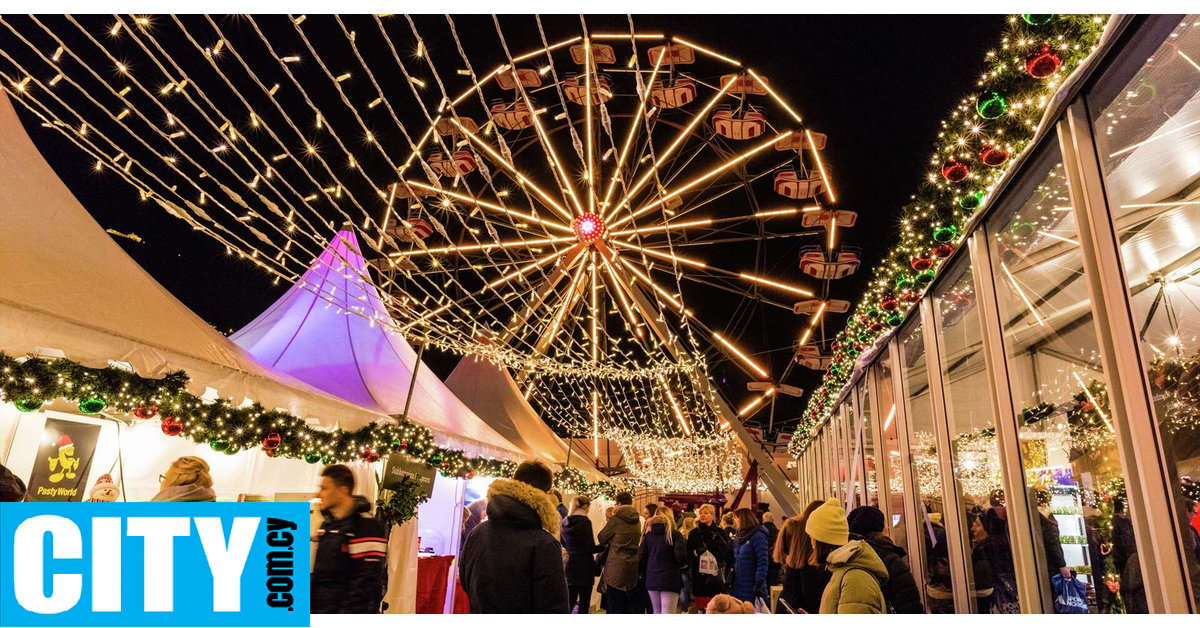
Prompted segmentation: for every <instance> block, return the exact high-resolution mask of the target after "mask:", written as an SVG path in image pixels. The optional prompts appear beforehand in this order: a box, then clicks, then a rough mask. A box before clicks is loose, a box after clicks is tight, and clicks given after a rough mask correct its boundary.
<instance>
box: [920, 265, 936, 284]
mask: <svg viewBox="0 0 1200 628" xmlns="http://www.w3.org/2000/svg"><path fill="white" fill-rule="evenodd" d="M933 277H934V274H933V269H932V268H931V269H929V270H927V271H925V272H923V273H920V274H919V275H917V285H921V286H927V285H929V282H931V281H933Z"/></svg>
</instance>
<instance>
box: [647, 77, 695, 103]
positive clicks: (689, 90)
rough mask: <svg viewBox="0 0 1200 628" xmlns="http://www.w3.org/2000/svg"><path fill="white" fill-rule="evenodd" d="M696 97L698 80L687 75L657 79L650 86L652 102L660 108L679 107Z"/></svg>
mask: <svg viewBox="0 0 1200 628" xmlns="http://www.w3.org/2000/svg"><path fill="white" fill-rule="evenodd" d="M695 99H696V82H695V81H693V80H692V79H690V78H687V77H680V78H676V79H664V80H660V81H656V82H655V83H654V85H653V86H652V87H651V88H650V104H652V105H654V106H655V107H658V108H659V109H678V108H679V107H683V106H684V105H686V104H688V103H690V102H692V101H693V100H695Z"/></svg>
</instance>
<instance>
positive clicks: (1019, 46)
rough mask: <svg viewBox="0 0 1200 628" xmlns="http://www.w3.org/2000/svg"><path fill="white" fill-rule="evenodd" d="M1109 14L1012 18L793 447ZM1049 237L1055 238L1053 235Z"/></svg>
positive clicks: (898, 312) (954, 239) (929, 271)
mask: <svg viewBox="0 0 1200 628" xmlns="http://www.w3.org/2000/svg"><path fill="white" fill-rule="evenodd" d="M1107 21H1108V18H1107V16H1104V15H1036V14H1024V15H1012V16H1010V17H1009V23H1008V28H1007V29H1006V32H1005V33H1004V35H1003V37H1002V38H1001V39H1000V41H999V44H998V45H997V47H996V48H995V49H993V50H991V51H989V52H988V53H987V55H986V59H985V61H986V69H985V71H984V72H983V73H982V74H981V75H980V77H979V79H978V81H977V83H976V85H975V87H974V91H973V93H972V94H971V95H969V96H967V97H965V98H963V99H962V100H960V101H959V103H958V104H957V105H956V106H955V108H954V109H953V110H952V111H951V113H950V116H949V117H948V118H947V119H946V120H944V121H943V122H942V124H941V128H940V130H939V131H938V135H937V138H936V140H935V150H934V153H933V155H932V156H931V157H930V160H929V172H928V173H927V174H926V177H925V181H924V182H923V185H922V186H921V188H920V190H919V191H918V193H917V194H914V195H913V201H912V202H911V203H910V204H908V205H906V206H905V207H904V208H903V212H902V218H901V220H900V238H899V240H900V241H899V243H898V244H897V245H896V246H895V247H893V248H892V249H890V250H889V251H888V252H887V254H886V255H885V257H884V259H883V261H882V262H881V263H880V264H879V265H878V266H876V267H875V269H874V277H873V279H872V281H871V283H870V284H869V286H868V288H867V291H866V293H865V294H864V295H863V297H862V298H861V299H860V300H859V302H858V303H857V305H856V306H855V307H854V310H853V315H852V316H851V318H850V319H849V322H848V323H847V325H846V328H845V329H844V330H842V331H841V332H839V333H838V334H837V335H836V336H835V338H834V342H833V344H832V345H831V346H832V349H833V353H832V356H831V359H830V366H829V368H828V370H827V372H826V375H825V378H824V380H823V382H822V385H821V387H820V388H818V389H817V390H816V391H815V392H814V394H813V395H812V396H811V397H810V399H809V404H808V407H807V408H806V409H805V413H804V415H803V416H802V419H801V423H800V425H799V426H798V427H797V430H796V433H795V435H794V437H793V439H792V441H791V444H790V450H791V451H792V453H794V454H797V455H798V454H800V453H802V452H803V451H804V450H805V449H807V447H808V446H809V444H810V443H811V441H812V438H813V436H815V434H816V432H817V430H818V429H819V428H820V426H821V425H823V424H824V423H825V422H826V421H827V420H828V418H829V416H830V413H831V412H832V410H833V407H834V402H835V401H836V400H837V398H838V396H839V394H840V392H841V390H842V388H843V387H844V386H845V384H846V382H847V381H849V378H850V377H851V375H852V372H853V369H854V362H855V360H856V359H857V357H858V356H859V355H860V354H862V353H863V352H865V351H868V350H870V348H871V347H872V346H873V345H875V344H876V343H877V342H878V341H879V340H880V339H883V338H887V337H889V336H890V335H891V331H892V330H893V329H895V328H896V327H899V326H900V325H901V324H902V323H903V322H904V321H905V320H906V318H907V316H908V314H909V313H910V312H911V311H912V309H913V306H914V305H915V304H916V303H917V302H919V301H920V299H921V296H922V294H923V293H924V291H925V290H926V289H927V288H928V287H929V286H930V285H931V284H932V283H933V280H934V278H935V277H936V276H937V273H938V272H939V271H940V270H941V269H942V268H943V267H944V266H945V261H946V260H947V259H949V258H950V257H951V256H952V255H953V253H954V252H955V250H956V249H957V248H958V247H959V246H961V244H962V241H963V238H964V237H965V236H966V229H965V228H966V226H967V224H968V223H969V222H970V220H971V218H972V216H974V215H975V214H976V213H977V212H978V211H979V210H980V208H982V207H984V206H985V205H986V204H987V202H988V200H989V199H988V195H989V194H990V193H991V191H992V189H993V187H994V186H995V185H996V184H997V183H998V182H999V181H1000V180H1001V179H1002V178H1003V177H1004V176H1005V174H1006V173H1007V172H1008V169H1009V168H1010V167H1011V166H1012V164H1013V163H1015V162H1016V161H1018V159H1017V157H1019V156H1020V155H1021V154H1022V152H1023V151H1025V150H1026V149H1027V148H1028V146H1029V144H1030V141H1031V140H1032V139H1033V137H1034V134H1035V132H1036V130H1037V127H1038V123H1039V122H1040V121H1041V118H1042V115H1043V113H1044V111H1045V108H1046V106H1047V104H1048V103H1049V102H1050V99H1051V98H1052V97H1053V95H1054V93H1055V91H1056V90H1057V89H1058V88H1059V87H1060V86H1061V85H1062V84H1063V82H1064V81H1065V80H1066V78H1067V77H1068V76H1070V74H1071V72H1072V71H1074V69H1075V68H1076V67H1078V66H1079V64H1080V63H1082V62H1083V60H1084V59H1085V58H1087V56H1088V55H1090V54H1091V53H1092V52H1093V51H1094V50H1095V48H1096V46H1097V45H1098V42H1099V40H1100V35H1101V33H1102V32H1103V31H1104V28H1105V25H1106V23H1107ZM1052 236H1053V234H1050V235H1049V236H1048V237H1052Z"/></svg>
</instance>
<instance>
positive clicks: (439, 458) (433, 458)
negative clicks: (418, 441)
mask: <svg viewBox="0 0 1200 628" xmlns="http://www.w3.org/2000/svg"><path fill="white" fill-rule="evenodd" d="M442 460H443V458H442V454H440V453H436V454H433V455H432V456H430V457H429V461H430V462H432V463H433V464H434V466H437V465H440V464H442Z"/></svg>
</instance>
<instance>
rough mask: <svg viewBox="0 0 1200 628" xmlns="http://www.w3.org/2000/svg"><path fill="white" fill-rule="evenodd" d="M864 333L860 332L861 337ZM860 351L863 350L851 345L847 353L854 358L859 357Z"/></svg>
mask: <svg viewBox="0 0 1200 628" xmlns="http://www.w3.org/2000/svg"><path fill="white" fill-rule="evenodd" d="M863 335H864V334H859V336H860V337H861V336H863ZM859 353H861V351H859V350H858V349H855V348H854V347H850V348H849V349H846V355H848V356H850V357H852V358H857V357H858V354H859Z"/></svg>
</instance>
